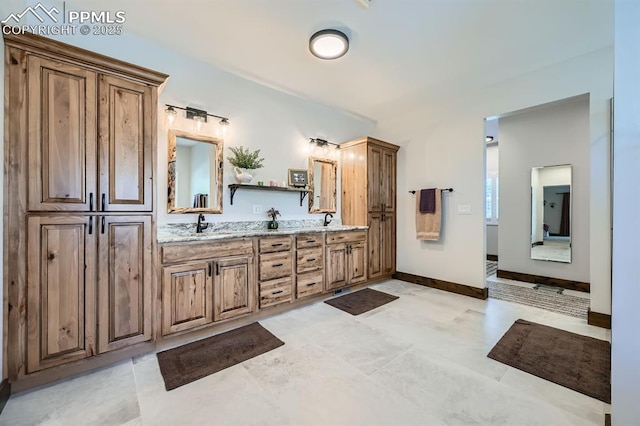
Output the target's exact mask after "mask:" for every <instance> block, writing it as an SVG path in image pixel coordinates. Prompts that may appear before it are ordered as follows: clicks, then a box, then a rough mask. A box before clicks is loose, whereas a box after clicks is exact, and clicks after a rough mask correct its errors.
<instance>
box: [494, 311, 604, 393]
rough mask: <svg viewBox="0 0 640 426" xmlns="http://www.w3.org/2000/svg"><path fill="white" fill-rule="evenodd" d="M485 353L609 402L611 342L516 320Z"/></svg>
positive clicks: (497, 359) (535, 374)
mask: <svg viewBox="0 0 640 426" xmlns="http://www.w3.org/2000/svg"><path fill="white" fill-rule="evenodd" d="M487 356H488V357H489V358H492V359H495V360H496V361H500V362H502V363H503V364H507V365H509V366H511V367H514V368H517V369H518V370H522V371H526V372H527V373H530V374H533V375H534V376H538V377H541V378H543V379H545V380H549V381H550V382H553V383H557V384H559V385H561V386H564V387H567V388H569V389H573V390H574V391H576V392H580V393H582V394H585V395H588V396H590V397H592V398H596V399H599V400H600V401H603V402H606V403H608V404H610V403H611V344H610V343H609V342H606V341H604V340H599V339H594V338H593V337H587V336H582V335H580V334H575V333H571V332H568V331H564V330H559V329H557V328H553V327H548V326H546V325H542V324H537V323H535V322H529V321H525V320H523V319H519V320H517V321H516V322H515V323H514V324H513V325H512V326H511V328H510V329H509V330H508V331H507V332H506V333H505V335H504V336H502V338H501V339H500V341H499V342H498V343H497V344H496V345H495V346H494V347H493V349H491V352H489V354H488V355H487Z"/></svg>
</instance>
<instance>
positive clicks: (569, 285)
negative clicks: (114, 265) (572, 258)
mask: <svg viewBox="0 0 640 426" xmlns="http://www.w3.org/2000/svg"><path fill="white" fill-rule="evenodd" d="M497 276H498V278H507V279H509V280H516V281H524V282H527V283H534V284H544V285H551V286H555V287H562V288H564V289H567V290H575V291H582V292H585V293H589V292H590V289H591V284H589V283H584V282H581V281H571V280H565V279H562V278H552V277H543V276H541V275H532V274H525V273H522V272H513V271H505V270H503V269H498V271H497Z"/></svg>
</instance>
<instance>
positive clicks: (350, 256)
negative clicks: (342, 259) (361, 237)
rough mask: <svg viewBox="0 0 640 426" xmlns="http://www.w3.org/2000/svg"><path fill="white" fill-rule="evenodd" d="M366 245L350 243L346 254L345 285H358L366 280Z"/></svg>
mask: <svg viewBox="0 0 640 426" xmlns="http://www.w3.org/2000/svg"><path fill="white" fill-rule="evenodd" d="M366 259H367V252H366V244H365V243H364V242H361V243H352V244H349V250H348V252H347V261H348V264H347V283H348V284H358V283H361V282H363V281H366V280H367V274H366Z"/></svg>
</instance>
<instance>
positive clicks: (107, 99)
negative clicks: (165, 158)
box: [98, 75, 156, 211]
mask: <svg viewBox="0 0 640 426" xmlns="http://www.w3.org/2000/svg"><path fill="white" fill-rule="evenodd" d="M98 94H99V97H100V103H99V108H98V123H99V148H98V149H99V154H98V157H99V162H100V168H99V170H100V176H99V186H100V199H99V208H100V210H101V211H151V210H152V206H153V203H152V201H153V200H152V181H151V179H152V161H153V158H152V156H153V155H152V154H153V151H152V146H151V145H152V144H151V142H152V134H151V133H152V131H153V128H154V126H153V121H152V120H153V119H154V117H155V108H156V105H155V104H153V102H152V99H153V96H152V89H151V88H150V87H149V86H146V85H144V84H140V83H134V82H131V81H128V80H123V79H119V78H116V77H110V76H104V75H103V76H100V82H99V88H98Z"/></svg>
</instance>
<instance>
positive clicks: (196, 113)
mask: <svg viewBox="0 0 640 426" xmlns="http://www.w3.org/2000/svg"><path fill="white" fill-rule="evenodd" d="M165 105H166V106H167V109H165V110H164V112H165V114H166V116H167V121H168V122H169V124H173V122H174V121H175V119H176V116H177V115H178V112H177V111H176V108H177V109H181V110H183V111H186V113H185V117H186V118H188V119H190V120H193V121H194V129H195V130H196V131H198V132H199V131H201V130H202V126H203V124H204V123H206V122H207V121H208V117H215V118H219V119H220V121H219V122H218V123H219V124H220V126H222V132H223V133H226V130H227V126H229V119H228V118H227V117H222V116H219V115H215V114H209V113H208V112H207V111H205V110H203V109H196V108H191V107H185V108H183V107H179V106H176V105H169V104H165Z"/></svg>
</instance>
